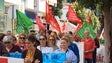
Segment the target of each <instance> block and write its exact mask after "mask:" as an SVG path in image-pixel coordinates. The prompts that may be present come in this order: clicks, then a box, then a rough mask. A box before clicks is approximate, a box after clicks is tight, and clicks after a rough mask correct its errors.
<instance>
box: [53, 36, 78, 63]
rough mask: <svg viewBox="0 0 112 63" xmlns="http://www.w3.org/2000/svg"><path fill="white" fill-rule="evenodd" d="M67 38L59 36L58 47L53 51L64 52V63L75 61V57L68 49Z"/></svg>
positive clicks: (74, 62)
mask: <svg viewBox="0 0 112 63" xmlns="http://www.w3.org/2000/svg"><path fill="white" fill-rule="evenodd" d="M68 46H69V40H68V39H66V38H61V45H60V49H57V50H56V51H55V53H66V60H65V62H64V63H77V57H76V55H75V54H74V53H73V51H72V50H70V49H68Z"/></svg>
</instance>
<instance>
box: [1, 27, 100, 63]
mask: <svg viewBox="0 0 112 63" xmlns="http://www.w3.org/2000/svg"><path fill="white" fill-rule="evenodd" d="M84 34H85V38H84V39H80V38H79V37H78V35H77V34H76V33H73V32H71V31H70V32H67V33H56V32H55V31H51V30H43V29H42V30H40V31H39V32H38V33H36V32H35V31H34V30H31V31H30V33H29V34H28V35H26V34H24V33H22V34H19V35H18V36H14V35H13V34H12V33H11V31H7V33H6V34H4V33H0V56H8V57H13V56H14V54H20V57H18V56H16V57H18V58H23V59H24V62H25V63H43V57H42V53H52V52H55V53H66V60H65V62H64V63H79V62H80V54H79V48H78V46H77V44H76V43H77V42H83V43H84V59H85V62H86V63H96V62H95V61H96V60H95V59H96V56H95V55H96V48H98V47H99V41H98V40H99V39H98V38H96V39H95V40H94V39H92V38H91V37H90V32H89V30H85V32H84Z"/></svg>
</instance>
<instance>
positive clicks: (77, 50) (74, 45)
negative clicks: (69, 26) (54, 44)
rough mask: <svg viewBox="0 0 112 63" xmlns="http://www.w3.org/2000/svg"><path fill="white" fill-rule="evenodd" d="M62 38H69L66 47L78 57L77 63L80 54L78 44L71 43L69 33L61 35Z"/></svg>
mask: <svg viewBox="0 0 112 63" xmlns="http://www.w3.org/2000/svg"><path fill="white" fill-rule="evenodd" d="M62 38H66V39H68V40H69V42H70V44H69V46H68V48H69V49H70V50H72V51H73V52H74V54H75V55H76V57H77V59H78V62H77V63H79V59H80V55H79V49H78V46H77V45H76V44H75V43H73V41H71V39H72V38H71V37H70V35H69V34H65V35H63V36H62Z"/></svg>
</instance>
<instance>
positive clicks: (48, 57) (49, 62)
mask: <svg viewBox="0 0 112 63" xmlns="http://www.w3.org/2000/svg"><path fill="white" fill-rule="evenodd" d="M42 55H43V63H64V61H65V59H66V54H65V53H58V54H57V53H50V54H46V53H43V54H42Z"/></svg>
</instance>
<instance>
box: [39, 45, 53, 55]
mask: <svg viewBox="0 0 112 63" xmlns="http://www.w3.org/2000/svg"><path fill="white" fill-rule="evenodd" d="M37 49H39V50H40V46H37ZM41 51H42V53H52V52H53V48H52V47H42V49H41Z"/></svg>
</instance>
